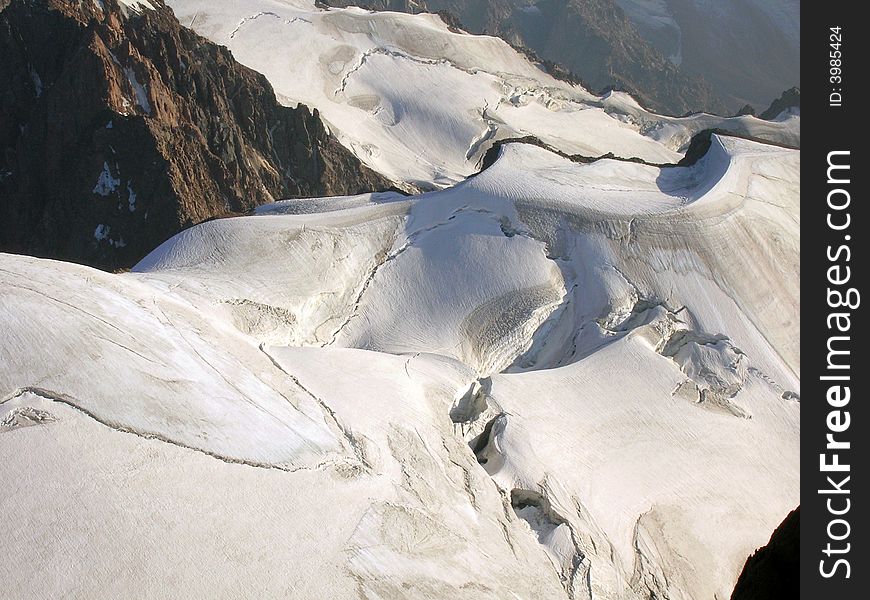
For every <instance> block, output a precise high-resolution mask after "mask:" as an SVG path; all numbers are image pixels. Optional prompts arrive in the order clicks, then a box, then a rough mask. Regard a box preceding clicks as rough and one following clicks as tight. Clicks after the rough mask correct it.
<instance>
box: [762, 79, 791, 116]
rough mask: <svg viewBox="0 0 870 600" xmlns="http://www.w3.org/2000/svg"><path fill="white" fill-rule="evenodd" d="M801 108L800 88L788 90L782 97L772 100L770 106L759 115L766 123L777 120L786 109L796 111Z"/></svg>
mask: <svg viewBox="0 0 870 600" xmlns="http://www.w3.org/2000/svg"><path fill="white" fill-rule="evenodd" d="M800 107H801V90H800V88H796V87H793V88H790V89H787V90H786V91H784V92H783V93H782V95H781V96H780V97H779V98H777V99H776V100H774V101H773V102H772V103H771V104H770V106H769V107H768V108H767V110H765V111H764V112H763V113H761V115H760V116H761V118H762V119H767V120H768V121H769V120H771V119H775V118H777V117H778V116H779V115H780V114H782V112H783V111H784V110H788V109H790V108H791V109H798V110H800Z"/></svg>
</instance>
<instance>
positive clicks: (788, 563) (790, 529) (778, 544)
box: [731, 506, 801, 600]
mask: <svg viewBox="0 0 870 600" xmlns="http://www.w3.org/2000/svg"><path fill="white" fill-rule="evenodd" d="M800 528H801V509H800V506H798V507H797V508H796V509H794V510H793V511H791V512H790V513H789V514H788V516H787V517H786V518H785V520H784V521H783V522H782V524H781V525H780V526H779V527H777V528H776V531H774V532H773V535H771V536H770V541H769V542H768V543H767V545H766V546H764V547H763V548H759V549H758V550H757V551H756V552H755V554H753V555H752V556H750V557H749V559H748V560H747V561H746V564H745V565H744V567H743V572H742V573H741V574H740V578H739V579H738V580H737V585H735V586H734V593H732V594H731V600H792V599H794V598H799V597H800V530H801V529H800Z"/></svg>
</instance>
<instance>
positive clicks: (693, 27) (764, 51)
mask: <svg viewBox="0 0 870 600" xmlns="http://www.w3.org/2000/svg"><path fill="white" fill-rule="evenodd" d="M615 2H616V3H617V4H618V5H619V6H621V7H622V8H623V9H624V10H625V13H626V16H628V18H629V19H630V20H631V21H632V23H633V24H634V25H635V26H636V27H637V29H638V31H639V32H640V34H641V35H642V36H643V37H644V39H646V40H647V41H649V42H650V43H652V44H653V45H655V46H656V47H657V48H658V49H659V50H661V51H662V53H664V54H665V55H666V56H669V57H670V58H671V60H672V61H673V62H675V63H676V64H679V65H680V67H681V68H682V70H683V71H684V72H686V73H689V74H703V75H704V77H705V79H706V80H707V81H709V82H710V85H712V86H713V89H714V90H715V93H716V95H717V96H718V97H720V98H722V99H723V100H724V102H725V103H726V104H727V105H728V106H729V108H731V109H732V110H734V109H735V108H736V107H738V106H741V105H743V104H746V103H749V104H752V105H754V106H755V108H757V109H759V110H760V109H762V108H763V107H765V106H766V105H768V104H769V103H770V101H771V100H772V99H773V98H775V97H777V95H778V94H779V92H780V91H782V90H784V89H787V88H790V87H792V86H794V85H800V0H615Z"/></svg>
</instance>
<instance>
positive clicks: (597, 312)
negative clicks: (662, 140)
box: [0, 135, 800, 600]
mask: <svg viewBox="0 0 870 600" xmlns="http://www.w3.org/2000/svg"><path fill="white" fill-rule="evenodd" d="M799 166H800V154H799V152H798V151H796V150H791V149H787V148H781V147H776V146H770V145H765V144H760V143H757V142H752V141H747V140H742V139H737V138H731V137H723V136H720V135H713V136H712V137H711V140H710V146H709V148H708V150H707V152H706V153H705V154H704V155H703V156H701V157H699V159H698V160H697V161H696V162H695V163H694V164H692V165H690V166H680V167H655V166H650V165H645V164H639V163H635V162H627V161H622V160H615V159H603V160H598V161H594V162H591V163H576V162H572V161H570V160H568V159H566V158H564V157H561V156H559V155H557V154H554V153H552V152H549V151H547V150H546V149H543V148H540V147H536V146H533V145H529V144H505V145H503V146H502V147H501V149H500V154H499V156H498V159H497V160H496V161H495V162H494V164H493V165H492V166H490V167H489V168H487V169H485V170H484V171H483V172H481V173H480V174H478V175H476V176H475V177H472V178H469V179H468V180H466V181H464V182H463V183H461V184H459V185H456V186H453V187H450V188H448V189H445V190H441V191H436V192H432V193H428V194H424V195H421V196H418V197H412V198H407V197H403V196H401V195H399V194H395V193H386V194H365V195H358V196H347V197H341V198H335V199H317V200H313V201H295V200H291V201H286V202H278V203H274V204H270V205H267V206H264V207H261V208H260V209H258V211H257V214H254V215H252V216H247V217H240V218H233V219H223V220H217V221H210V222H208V223H203V224H201V225H198V226H196V227H193V228H190V229H188V230H186V231H184V232H182V233H180V234H179V235H177V236H175V237H173V238H172V239H170V240H169V241H167V242H166V243H164V244H162V245H161V246H160V247H158V248H157V249H155V250H154V251H153V252H152V253H151V254H150V255H149V256H147V257H146V258H145V259H144V260H143V261H142V262H140V263H139V264H138V265H137V266H136V267H135V268H134V269H133V272H131V273H124V274H118V275H110V274H106V273H102V272H98V271H94V270H92V269H89V268H86V267H79V266H73V265H69V264H65V263H58V262H52V261H46V260H40V259H33V258H25V257H20V256H13V255H6V254H4V255H0V330H2V331H3V332H4V344H3V345H2V346H0V386H2V391H0V394H2V395H0V478H2V480H3V481H19V480H22V479H23V478H25V477H26V478H27V485H24V486H18V487H16V488H15V492H14V493H13V494H12V495H11V496H6V497H4V498H2V499H0V502H2V503H3V504H2V506H3V510H4V519H3V520H2V521H0V539H2V540H3V542H4V547H5V548H7V550H8V552H9V553H10V555H12V556H15V557H16V562H15V563H14V564H13V562H11V561H6V562H4V563H2V564H0V575H2V577H3V580H4V586H6V587H5V589H7V590H9V591H10V593H12V594H13V595H16V596H32V595H43V596H63V595H69V594H73V593H75V594H82V595H107V594H108V595H126V594H125V593H129V592H130V590H138V589H141V586H142V585H143V584H142V581H143V579H142V577H145V580H146V581H148V582H149V583H148V585H149V586H150V588H151V589H150V590H149V591H152V592H153V593H154V595H167V594H169V595H182V596H215V595H221V596H234V595H250V594H252V593H253V594H255V595H260V596H277V595H287V596H291V597H317V598H360V597H362V598H371V599H374V598H386V597H403V598H408V597H410V598H443V597H456V598H493V597H511V596H512V595H516V596H519V597H523V598H540V599H542V600H543V599H553V598H566V599H572V600H574V599H580V598H594V599H596V600H598V599H601V600H616V599H620V600H623V599H637V600H641V599H648V598H650V597H656V598H665V597H668V598H675V599H687V600H688V599H694V598H713V597H719V598H725V597H729V596H730V594H731V590H732V589H733V587H734V584H735V581H736V580H737V578H738V575H739V574H740V571H741V568H742V567H743V564H744V561H745V560H746V557H747V556H749V555H750V554H752V552H753V551H754V550H755V549H756V548H758V547H760V546H762V545H764V544H765V543H766V542H767V539H768V537H769V535H770V532H771V531H773V530H774V528H775V527H776V526H777V525H778V524H779V522H780V521H781V519H782V516H783V515H784V514H786V513H788V511H789V510H791V509H792V508H793V507H794V506H795V505H796V504H797V503H798V501H799V485H798V483H799V458H798V444H799V418H800V384H799V365H800V358H799V344H798V337H799V329H798V323H797V320H796V315H797V314H798V312H799V302H800V299H799V296H798V288H799V286H797V285H796V284H795V280H796V279H797V277H798V273H799V185H798V184H799ZM57 490H63V493H57ZM146 498H147V500H145V499H146ZM36 506H38V507H40V510H34V507H36ZM155 523H159V525H160V526H159V527H154V524H155ZM49 531H50V535H49V534H47V533H46V532H49ZM119 531H123V532H129V535H124V536H119V535H117V533H118V532H119ZM34 540H38V542H34ZM70 547H75V548H76V552H75V553H74V556H71V555H70V553H69V552H68V549H69V548H70ZM22 564H23V565H27V568H20V565H22ZM92 565H112V567H111V568H110V567H106V568H98V569H94V568H93V567H92ZM115 565H117V566H118V567H117V568H115V567H114V566H115ZM131 565H135V569H134V568H129V567H131ZM287 565H292V566H293V568H292V569H288V568H287ZM34 572H39V573H43V574H46V575H45V576H42V577H33V576H32V573H34ZM203 572H215V573H220V576H219V577H206V578H203V577H202V573H203Z"/></svg>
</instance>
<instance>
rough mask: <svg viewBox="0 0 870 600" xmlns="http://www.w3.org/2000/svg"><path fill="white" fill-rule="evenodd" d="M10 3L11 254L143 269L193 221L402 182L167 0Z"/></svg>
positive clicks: (4, 189)
mask: <svg viewBox="0 0 870 600" xmlns="http://www.w3.org/2000/svg"><path fill="white" fill-rule="evenodd" d="M4 4H6V6H5V8H3V9H2V12H0V56H2V57H3V60H2V61H0V81H3V82H4V85H3V88H2V90H0V250H2V251H13V252H26V253H29V254H37V255H43V256H49V257H53V258H62V259H66V260H73V261H77V262H83V263H86V264H89V265H94V266H100V267H104V268H117V267H128V266H131V265H132V264H134V263H135V262H136V261H137V260H139V259H140V258H141V257H142V256H144V255H145V253H147V252H148V251H150V250H151V249H153V248H154V247H155V246H156V245H157V244H159V243H160V242H162V241H164V240H165V239H167V238H168V237H170V236H172V235H173V234H175V233H177V232H178V231H179V230H181V229H183V228H184V227H187V226H189V225H192V224H195V223H199V222H202V221H204V220H207V219H210V218H213V217H215V216H220V215H223V214H227V213H238V212H242V211H247V210H249V209H251V208H253V207H255V206H257V205H260V204H263V203H265V202H270V201H274V200H277V199H280V198H284V197H290V196H323V195H335V194H349V193H357V192H360V191H370V190H375V189H384V188H386V187H389V185H390V183H389V182H388V181H387V180H385V179H384V178H383V177H381V176H379V175H377V174H375V173H374V172H373V171H371V170H369V169H368V168H366V167H364V166H363V165H362V164H361V163H360V162H359V161H358V160H357V159H356V158H355V157H354V156H353V155H352V154H350V153H349V152H348V151H347V150H346V149H345V148H344V147H342V146H341V145H340V144H339V143H338V142H337V140H336V139H335V138H334V137H332V136H331V135H330V134H329V133H328V131H327V130H326V129H325V127H324V124H323V123H322V121H321V120H320V118H319V116H318V114H317V112H316V111H315V112H314V114H312V113H311V112H309V110H308V109H307V108H306V107H304V106H300V107H298V108H287V107H284V106H281V105H279V104H278V102H277V101H276V98H275V94H274V92H273V90H272V87H271V85H270V84H269V83H268V81H267V80H266V78H265V77H263V76H262V75H260V74H258V73H256V72H254V71H252V70H251V69H248V68H247V67H244V66H242V65H240V64H238V63H237V62H236V61H235V60H234V59H233V57H232V55H231V54H230V52H229V51H228V50H227V49H226V48H223V47H219V46H217V45H215V44H213V43H211V42H209V41H207V40H206V39H204V38H201V37H199V36H198V35H196V34H195V33H193V32H192V31H190V30H188V29H186V28H184V27H181V26H180V24H179V23H178V21H177V20H176V19H175V16H174V15H173V13H172V11H171V10H170V9H168V8H167V7H165V6H164V4H163V2H162V1H161V0H149V1H148V2H131V1H129V0H122V1H121V2H119V1H118V0H104V1H101V2H79V3H72V2H64V1H62V0H48V1H46V2H25V1H23V0H12V2H11V3H4Z"/></svg>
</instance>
